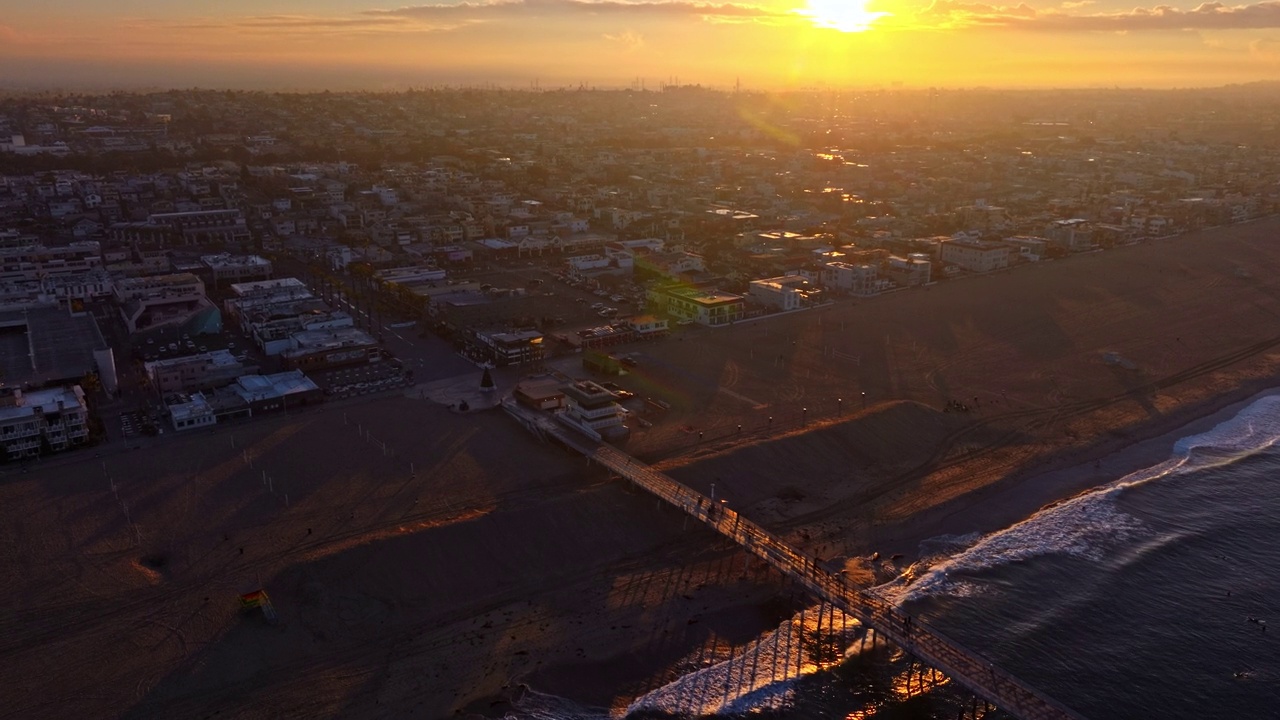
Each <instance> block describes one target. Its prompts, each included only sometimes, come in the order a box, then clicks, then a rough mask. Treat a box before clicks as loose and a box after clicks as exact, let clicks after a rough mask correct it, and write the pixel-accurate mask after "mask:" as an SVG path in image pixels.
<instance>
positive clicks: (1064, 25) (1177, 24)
mask: <svg viewBox="0 0 1280 720" xmlns="http://www.w3.org/2000/svg"><path fill="white" fill-rule="evenodd" d="M1071 6H1072V3H1070V2H1068V3H1063V7H1064V8H1069V7H1071ZM917 17H918V19H920V20H921V21H923V22H924V23H925V24H926V25H932V26H934V27H974V26H977V27H1009V28H1018V29H1024V30H1045V31H1059V32H1087V31H1099V32H1136V31H1145V30H1257V29H1264V28H1276V27H1280V0H1269V1H1268V2H1259V3H1254V4H1252V5H1225V4H1223V3H1220V2H1207V3H1203V4H1201V5H1199V6H1197V7H1195V8H1192V9H1190V10H1183V9H1181V8H1176V7H1173V6H1171V5H1157V6H1155V7H1152V8H1142V7H1139V8H1134V9H1133V10H1129V11H1126V12H1118V13H1093V14H1084V15H1081V14H1071V13H1063V12H1056V11H1052V10H1049V11H1044V12H1039V11H1037V10H1035V9H1034V8H1031V7H1029V6H1028V5H1026V4H1025V3H1023V4H1021V5H1017V6H997V5H986V4H981V3H962V2H952V1H951V0H935V2H934V3H933V4H932V5H930V6H929V7H928V8H927V9H925V10H924V11H923V12H921V13H920V14H919V15H918V16H917Z"/></svg>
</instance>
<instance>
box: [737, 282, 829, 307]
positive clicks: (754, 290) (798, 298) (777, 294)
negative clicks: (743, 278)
mask: <svg viewBox="0 0 1280 720" xmlns="http://www.w3.org/2000/svg"><path fill="white" fill-rule="evenodd" d="M747 295H748V297H750V298H751V299H752V300H754V301H756V302H758V303H760V304H761V305H765V306H767V307H771V308H776V309H778V310H782V311H784V312H785V311H787V310H799V309H800V308H802V307H805V306H806V305H810V304H812V303H814V302H818V301H820V300H821V297H822V291H821V290H819V289H818V288H817V287H815V286H814V285H813V284H812V283H810V282H809V279H808V278H806V277H804V276H803V275H784V276H782V277H775V278H765V279H762V280H752V281H751V283H750V286H749V289H748V290H747Z"/></svg>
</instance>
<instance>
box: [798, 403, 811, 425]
mask: <svg viewBox="0 0 1280 720" xmlns="http://www.w3.org/2000/svg"><path fill="white" fill-rule="evenodd" d="M800 424H801V425H808V424H809V408H807V407H804V408H800Z"/></svg>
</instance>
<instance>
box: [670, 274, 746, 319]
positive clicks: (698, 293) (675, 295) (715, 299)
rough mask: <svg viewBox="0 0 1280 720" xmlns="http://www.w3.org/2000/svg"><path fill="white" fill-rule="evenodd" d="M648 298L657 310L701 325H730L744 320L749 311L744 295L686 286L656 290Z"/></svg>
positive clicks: (678, 285) (672, 286) (675, 285)
mask: <svg viewBox="0 0 1280 720" xmlns="http://www.w3.org/2000/svg"><path fill="white" fill-rule="evenodd" d="M648 297H649V302H650V303H651V304H652V305H653V306H654V307H655V308H657V309H658V310H660V311H662V312H665V313H667V314H668V315H671V316H673V317H675V318H678V319H679V320H682V321H683V320H688V321H692V322H695V323H698V324H699V325H711V326H715V325H728V324H729V323H732V322H736V321H738V320H741V319H742V314H743V312H744V310H745V309H746V303H745V302H744V300H743V297H742V296H741V295H734V294H733V293H727V292H721V291H719V290H714V289H705V288H696V287H689V286H688V285H683V284H673V285H661V286H658V287H654V288H652V289H650V290H649V292H648Z"/></svg>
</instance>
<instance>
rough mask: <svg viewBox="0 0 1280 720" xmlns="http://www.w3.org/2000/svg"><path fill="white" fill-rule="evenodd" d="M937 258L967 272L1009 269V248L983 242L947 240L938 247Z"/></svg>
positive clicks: (999, 244) (1000, 244)
mask: <svg viewBox="0 0 1280 720" xmlns="http://www.w3.org/2000/svg"><path fill="white" fill-rule="evenodd" d="M938 258H939V259H940V260H942V262H944V263H951V264H952V265H956V266H958V267H961V268H964V269H965V270H968V271H969V272H975V273H985V272H991V271H992V270H999V269H1001V268H1007V267H1009V246H1008V245H1004V244H1002V243H993V242H987V241H985V240H969V239H963V240H961V239H948V240H946V241H945V242H942V243H941V244H940V245H939V249H938Z"/></svg>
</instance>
